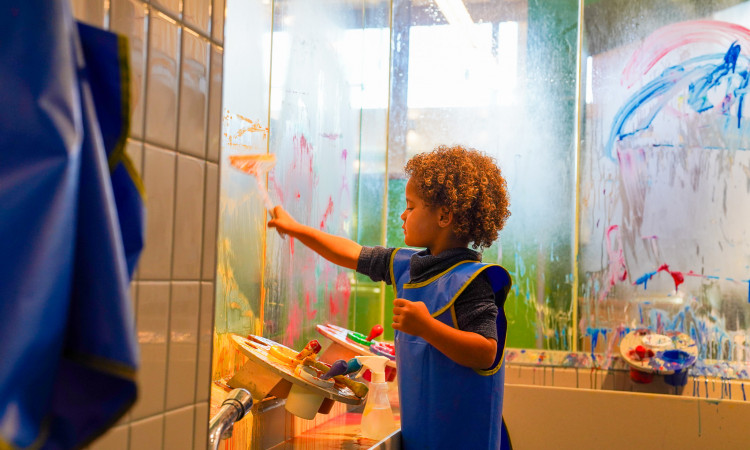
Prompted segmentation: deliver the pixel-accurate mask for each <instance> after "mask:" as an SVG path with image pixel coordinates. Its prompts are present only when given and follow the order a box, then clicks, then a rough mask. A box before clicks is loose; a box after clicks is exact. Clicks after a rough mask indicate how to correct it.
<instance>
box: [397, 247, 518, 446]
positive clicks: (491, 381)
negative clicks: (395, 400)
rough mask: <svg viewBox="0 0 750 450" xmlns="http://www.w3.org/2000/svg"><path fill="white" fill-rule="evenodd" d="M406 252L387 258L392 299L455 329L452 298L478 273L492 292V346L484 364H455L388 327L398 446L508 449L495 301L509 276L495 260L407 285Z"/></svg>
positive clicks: (502, 331)
mask: <svg viewBox="0 0 750 450" xmlns="http://www.w3.org/2000/svg"><path fill="white" fill-rule="evenodd" d="M414 253H416V250H412V249H403V248H402V249H398V250H396V251H395V252H394V255H393V257H392V258H391V280H393V284H394V287H395V289H396V296H397V297H398V298H405V299H407V300H410V301H421V302H424V303H425V305H427V309H428V310H429V311H430V313H431V314H432V316H433V317H435V318H436V319H437V320H439V321H441V322H443V323H445V324H447V325H449V326H451V327H454V328H458V325H457V322H456V316H455V311H454V309H453V303H454V302H455V300H456V298H458V296H459V294H460V293H461V292H462V291H463V290H464V289H465V288H466V286H468V285H469V283H471V281H472V280H474V278H475V277H476V276H477V275H479V274H480V273H482V272H483V273H485V274H487V276H488V278H489V280H490V283H491V284H492V288H493V290H494V291H495V302H496V303H497V306H498V315H497V332H498V343H497V355H496V357H495V362H494V363H493V364H492V366H491V367H489V368H488V369H484V370H474V369H471V368H469V367H465V366H462V365H459V364H456V363H455V362H453V361H452V360H450V359H449V358H448V357H447V356H445V355H444V354H442V353H441V352H440V351H439V350H437V349H436V348H435V347H433V346H432V345H430V344H428V343H427V342H426V341H425V340H424V339H422V338H420V337H416V336H412V335H410V334H407V333H403V332H400V331H398V330H397V331H396V333H395V336H396V339H395V342H396V344H395V345H396V363H397V365H398V383H399V385H398V387H399V396H400V402H401V433H402V434H401V439H402V444H403V448H405V449H407V450H410V449H426V448H429V449H438V448H467V449H469V448H470V449H472V450H475V449H499V448H508V447H509V446H510V445H509V440H508V435H507V430H506V429H505V425H504V423H503V420H502V412H503V387H504V381H505V366H504V365H503V355H504V350H505V336H506V330H507V320H506V318H505V313H504V310H503V305H504V303H505V297H506V295H507V293H508V290H509V289H510V285H511V280H510V276H509V275H508V272H507V271H506V270H505V269H503V268H502V267H501V266H498V265H492V264H483V263H479V262H475V261H464V262H460V263H458V264H456V265H454V266H453V267H451V268H450V269H448V270H446V271H445V272H443V273H441V274H440V275H438V276H435V277H433V278H431V279H429V280H427V281H424V282H421V283H409V281H410V273H409V266H410V260H411V256H412V255H413V254H414Z"/></svg>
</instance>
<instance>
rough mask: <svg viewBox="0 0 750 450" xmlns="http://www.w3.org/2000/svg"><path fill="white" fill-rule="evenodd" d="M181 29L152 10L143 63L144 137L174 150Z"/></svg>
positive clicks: (164, 16)
mask: <svg viewBox="0 0 750 450" xmlns="http://www.w3.org/2000/svg"><path fill="white" fill-rule="evenodd" d="M180 32H181V28H180V26H179V24H178V23H177V22H175V21H174V20H173V19H172V18H170V17H169V16H167V15H165V14H163V13H161V12H158V11H154V10H153V9H152V10H151V14H150V15H149V35H148V40H149V49H148V64H147V66H146V77H147V79H146V125H145V127H146V140H147V141H150V142H154V143H156V144H158V145H161V146H164V147H167V148H171V149H174V148H175V143H176V140H177V99H178V87H179V80H180V78H179V69H180V34H181V33H180Z"/></svg>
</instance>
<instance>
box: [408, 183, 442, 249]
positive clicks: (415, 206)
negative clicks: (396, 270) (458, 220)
mask: <svg viewBox="0 0 750 450" xmlns="http://www.w3.org/2000/svg"><path fill="white" fill-rule="evenodd" d="M401 220H403V221H404V225H403V226H402V227H401V228H403V230H404V243H405V244H406V245H408V246H410V247H425V248H432V246H433V245H434V244H435V242H436V239H437V236H438V234H439V233H440V230H441V229H440V226H439V220H440V212H439V208H432V207H430V206H427V205H426V204H425V202H424V200H422V197H421V196H420V195H419V191H417V186H416V182H414V181H413V178H409V181H408V182H407V183H406V209H405V210H404V212H403V213H401Z"/></svg>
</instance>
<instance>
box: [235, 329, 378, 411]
mask: <svg viewBox="0 0 750 450" xmlns="http://www.w3.org/2000/svg"><path fill="white" fill-rule="evenodd" d="M231 338H232V342H233V344H234V345H235V347H237V348H238V349H239V350H240V351H241V352H242V354H243V355H245V356H247V357H248V361H247V362H246V363H245V365H244V366H242V368H241V369H239V370H238V371H237V372H236V373H235V374H234V376H233V377H232V378H231V379H229V381H228V382H227V384H228V385H229V386H230V387H232V388H240V387H241V388H245V389H247V390H249V391H250V393H251V394H252V396H253V398H255V399H264V398H266V397H276V398H283V399H287V402H286V409H287V410H289V412H291V413H292V414H294V415H296V416H298V417H302V418H303V419H308V420H309V419H312V418H314V417H315V415H316V414H317V413H322V414H327V413H328V412H329V411H330V410H331V408H332V407H333V402H341V403H345V404H348V405H360V404H362V403H363V398H361V397H358V396H357V395H355V394H354V392H353V391H352V390H351V389H350V388H349V387H346V386H341V385H340V384H338V383H336V384H334V383H333V382H332V381H325V380H321V379H320V378H318V377H317V376H316V373H315V371H314V370H313V369H312V368H311V367H308V366H307V365H305V364H298V362H299V361H296V362H295V361H293V358H294V356H295V355H297V354H298V352H297V351H295V350H293V349H291V348H289V347H286V346H283V345H281V344H279V343H278V342H274V341H272V340H270V339H266V338H263V337H261V336H255V335H250V336H248V337H243V336H240V335H236V334H234V335H232V336H231ZM316 404H317V405H318V406H315V405H316Z"/></svg>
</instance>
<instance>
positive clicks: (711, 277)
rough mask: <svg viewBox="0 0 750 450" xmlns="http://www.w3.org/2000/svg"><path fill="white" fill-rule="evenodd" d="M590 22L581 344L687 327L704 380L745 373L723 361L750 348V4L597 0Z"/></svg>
mask: <svg viewBox="0 0 750 450" xmlns="http://www.w3.org/2000/svg"><path fill="white" fill-rule="evenodd" d="M585 18H586V19H585V42H586V45H585V47H584V51H585V54H584V57H585V58H586V61H587V67H586V72H585V73H587V77H586V91H585V92H586V96H585V110H584V111H585V121H584V127H585V135H584V139H585V140H584V145H583V148H582V155H581V184H580V193H581V201H580V205H581V210H580V250H579V251H580V254H579V261H580V267H579V274H580V281H581V282H580V295H581V297H580V309H581V322H580V329H581V330H582V333H583V334H584V338H585V340H584V344H585V345H586V346H587V347H588V348H592V350H594V349H595V350H597V351H601V352H605V353H610V352H615V353H616V351H617V346H615V345H613V344H615V343H616V341H617V339H618V338H619V337H620V336H622V334H623V333H625V332H627V331H629V330H632V329H635V328H639V327H648V328H650V329H651V330H652V331H657V332H666V331H670V330H677V331H682V332H685V333H687V334H688V335H690V336H691V337H692V338H693V339H695V341H696V342H697V344H698V349H699V363H698V366H697V369H698V370H699V372H698V374H700V373H701V372H700V371H701V370H704V371H705V372H704V374H712V375H717V376H722V377H733V376H736V375H739V376H741V377H747V376H748V372H747V370H746V369H747V367H746V366H744V368H736V367H735V369H736V370H735V369H732V368H727V367H726V365H725V364H726V363H727V362H743V361H747V360H748V345H749V344H750V343H749V342H748V339H747V333H748V332H747V329H748V326H749V325H750V324H749V323H748V321H749V320H750V306H749V305H748V294H749V291H748V273H749V272H750V270H748V269H749V268H750V239H748V231H747V230H748V227H747V224H748V222H749V221H750V212H748V208H747V206H748V204H749V203H748V192H749V191H750V170H749V169H748V168H749V167H750V152H748V151H747V149H748V147H749V145H750V140H749V139H750V133H748V123H747V121H746V120H745V119H744V116H745V115H746V114H747V113H746V112H745V111H746V109H745V102H744V100H745V93H746V87H747V83H748V66H749V65H750V64H749V60H748V57H747V56H746V55H747V46H748V44H749V43H750V41H749V40H748V39H749V38H750V30H749V29H748V27H750V6H749V5H748V4H747V3H744V2H737V1H728V2H727V1H706V2H700V3H697V2H670V1H638V2H628V3H627V4H624V3H623V2H617V1H600V2H596V3H592V4H591V5H589V6H587V7H586V10H585ZM714 359H718V360H725V361H723V362H722V364H716V365H714V364H713V363H711V362H710V360H714ZM707 360H709V361H708V362H707ZM694 374H695V372H694Z"/></svg>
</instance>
